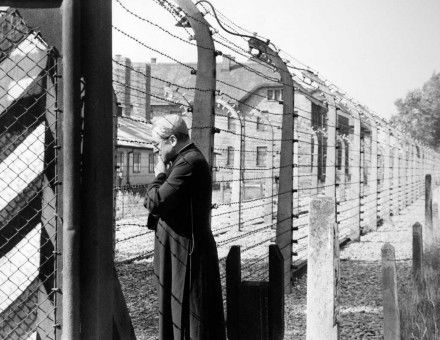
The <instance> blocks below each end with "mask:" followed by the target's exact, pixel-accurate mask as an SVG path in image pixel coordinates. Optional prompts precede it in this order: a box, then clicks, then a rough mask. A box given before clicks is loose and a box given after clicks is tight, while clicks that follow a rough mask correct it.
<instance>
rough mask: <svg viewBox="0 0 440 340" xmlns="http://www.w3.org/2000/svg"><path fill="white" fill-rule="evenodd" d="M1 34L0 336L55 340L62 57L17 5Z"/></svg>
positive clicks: (1, 17)
mask: <svg viewBox="0 0 440 340" xmlns="http://www.w3.org/2000/svg"><path fill="white" fill-rule="evenodd" d="M0 32H1V34H0V145H1V147H0V192H1V197H0V324H1V327H0V338H1V339H27V338H34V337H36V336H37V334H38V336H37V338H39V339H54V338H55V333H56V331H57V328H58V320H57V311H56V306H57V300H59V296H58V293H59V289H58V288H57V284H56V282H57V257H58V254H59V253H58V246H57V242H58V240H57V230H58V229H59V228H60V226H59V222H60V221H59V219H58V217H57V216H58V215H57V210H58V202H57V195H58V192H59V190H58V188H59V184H60V181H59V179H58V169H57V159H58V157H57V154H58V145H59V144H58V140H57V138H58V136H57V131H58V119H57V116H58V114H59V110H58V108H57V79H58V77H57V68H58V65H57V55H56V53H55V51H54V50H53V49H52V48H51V47H50V46H48V45H47V44H46V42H45V41H44V40H43V38H42V37H41V36H40V34H39V33H38V32H36V31H34V30H32V29H31V28H30V27H28V26H27V24H26V23H25V22H24V21H23V19H22V18H21V16H20V14H19V12H17V11H16V10H13V9H8V10H6V11H3V12H1V13H0Z"/></svg>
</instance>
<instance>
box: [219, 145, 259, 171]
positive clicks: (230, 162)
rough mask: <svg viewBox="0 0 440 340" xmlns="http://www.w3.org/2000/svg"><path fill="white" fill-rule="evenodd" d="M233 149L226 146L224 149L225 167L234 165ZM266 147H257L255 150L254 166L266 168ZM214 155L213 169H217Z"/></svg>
mask: <svg viewBox="0 0 440 340" xmlns="http://www.w3.org/2000/svg"><path fill="white" fill-rule="evenodd" d="M234 151H235V149H234V147H233V146H228V147H227V149H226V166H233V165H234ZM266 157H267V146H257V149H256V165H257V166H266ZM217 166H218V164H217V159H216V155H214V167H217Z"/></svg>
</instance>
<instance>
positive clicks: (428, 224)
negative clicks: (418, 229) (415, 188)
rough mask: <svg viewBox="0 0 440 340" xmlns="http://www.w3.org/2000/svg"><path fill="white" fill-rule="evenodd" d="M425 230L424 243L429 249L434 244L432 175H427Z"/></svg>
mask: <svg viewBox="0 0 440 340" xmlns="http://www.w3.org/2000/svg"><path fill="white" fill-rule="evenodd" d="M424 225H425V230H424V232H423V245H424V247H425V249H426V250H429V249H430V248H431V245H432V238H433V235H434V234H433V230H432V227H433V226H432V178H431V175H430V174H429V175H426V176H425V224H424Z"/></svg>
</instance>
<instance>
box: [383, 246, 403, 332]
mask: <svg viewBox="0 0 440 340" xmlns="http://www.w3.org/2000/svg"><path fill="white" fill-rule="evenodd" d="M382 296H383V321H384V339H385V340H400V315H399V314H400V313H399V303H398V297H397V273H396V262H395V253H394V247H393V246H392V245H391V244H390V243H385V244H384V245H383V247H382Z"/></svg>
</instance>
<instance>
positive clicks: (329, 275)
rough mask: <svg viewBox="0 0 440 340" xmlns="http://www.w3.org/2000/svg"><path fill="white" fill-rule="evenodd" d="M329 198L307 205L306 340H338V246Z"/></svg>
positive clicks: (316, 200) (332, 204)
mask: <svg viewBox="0 0 440 340" xmlns="http://www.w3.org/2000/svg"><path fill="white" fill-rule="evenodd" d="M337 230H338V229H337V225H336V223H335V202H334V199H333V197H327V196H321V195H319V196H317V197H316V198H314V199H312V202H311V203H310V223H309V238H308V242H309V243H308V250H309V251H308V258H307V339H309V340H317V339H329V340H331V339H334V340H336V339H338V338H339V336H338V322H337V315H336V311H337V310H338V308H337V303H338V301H337V300H338V299H337V298H338V282H339V279H338V276H339V252H338V250H339V244H338V232H337Z"/></svg>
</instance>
